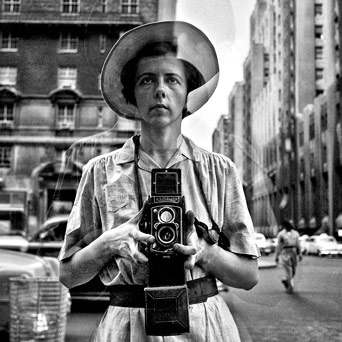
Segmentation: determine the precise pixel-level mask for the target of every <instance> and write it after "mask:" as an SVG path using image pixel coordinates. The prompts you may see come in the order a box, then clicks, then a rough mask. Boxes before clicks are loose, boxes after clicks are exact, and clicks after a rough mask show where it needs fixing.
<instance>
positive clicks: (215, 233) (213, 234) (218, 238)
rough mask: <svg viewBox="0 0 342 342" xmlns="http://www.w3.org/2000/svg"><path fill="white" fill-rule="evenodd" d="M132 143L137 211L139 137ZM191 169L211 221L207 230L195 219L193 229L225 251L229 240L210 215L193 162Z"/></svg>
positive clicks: (139, 203)
mask: <svg viewBox="0 0 342 342" xmlns="http://www.w3.org/2000/svg"><path fill="white" fill-rule="evenodd" d="M133 142H134V147H135V148H134V172H135V180H136V184H137V191H138V207H139V210H141V209H142V207H143V204H144V202H143V198H142V192H141V183H140V178H139V168H138V161H139V148H140V136H139V135H135V136H133ZM193 167H194V172H195V175H196V178H197V181H198V184H199V188H200V191H201V194H202V198H203V199H204V204H205V206H206V209H207V213H208V215H209V218H210V220H211V224H212V227H211V229H209V228H208V226H207V225H206V224H205V223H204V222H201V221H198V220H197V219H196V220H195V227H196V230H197V232H198V233H199V236H200V237H203V238H204V239H205V240H206V241H207V242H209V243H210V244H215V243H217V242H218V243H219V245H220V246H221V247H223V248H224V249H226V248H227V247H229V245H230V244H229V240H228V238H227V237H226V236H225V235H224V234H221V231H220V228H219V226H218V225H217V223H216V221H215V220H214V218H213V215H212V213H211V210H210V207H209V203H208V201H207V197H206V196H205V193H204V190H203V183H202V180H201V176H200V172H199V170H198V167H197V165H196V161H194V162H193Z"/></svg>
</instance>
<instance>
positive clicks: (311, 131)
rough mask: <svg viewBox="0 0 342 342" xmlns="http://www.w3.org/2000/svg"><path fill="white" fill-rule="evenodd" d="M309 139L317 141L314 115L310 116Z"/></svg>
mask: <svg viewBox="0 0 342 342" xmlns="http://www.w3.org/2000/svg"><path fill="white" fill-rule="evenodd" d="M309 121H310V122H309V139H310V140H313V139H315V118H314V114H310V118H309Z"/></svg>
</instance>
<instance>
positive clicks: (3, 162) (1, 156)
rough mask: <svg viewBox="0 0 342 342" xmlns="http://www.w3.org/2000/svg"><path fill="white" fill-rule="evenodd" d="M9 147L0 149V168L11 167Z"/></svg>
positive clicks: (10, 150)
mask: <svg viewBox="0 0 342 342" xmlns="http://www.w3.org/2000/svg"><path fill="white" fill-rule="evenodd" d="M11 152H12V149H11V147H8V146H1V147H0V167H1V168H6V169H8V168H10V167H11Z"/></svg>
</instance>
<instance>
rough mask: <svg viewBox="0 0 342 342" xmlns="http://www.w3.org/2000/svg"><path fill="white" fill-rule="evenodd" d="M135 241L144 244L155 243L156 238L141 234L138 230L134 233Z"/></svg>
mask: <svg viewBox="0 0 342 342" xmlns="http://www.w3.org/2000/svg"><path fill="white" fill-rule="evenodd" d="M133 237H134V238H135V240H137V241H139V242H142V243H146V244H148V243H153V242H154V240H155V237H154V236H153V235H150V234H145V233H143V232H141V231H140V230H136V231H135V232H134V236H133Z"/></svg>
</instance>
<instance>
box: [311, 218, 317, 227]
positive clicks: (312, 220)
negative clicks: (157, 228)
mask: <svg viewBox="0 0 342 342" xmlns="http://www.w3.org/2000/svg"><path fill="white" fill-rule="evenodd" d="M309 227H310V228H312V229H315V228H317V222H316V217H314V216H313V217H311V219H310V221H309Z"/></svg>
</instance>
